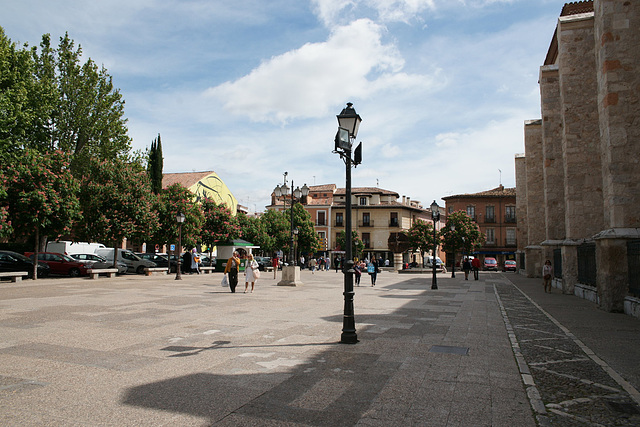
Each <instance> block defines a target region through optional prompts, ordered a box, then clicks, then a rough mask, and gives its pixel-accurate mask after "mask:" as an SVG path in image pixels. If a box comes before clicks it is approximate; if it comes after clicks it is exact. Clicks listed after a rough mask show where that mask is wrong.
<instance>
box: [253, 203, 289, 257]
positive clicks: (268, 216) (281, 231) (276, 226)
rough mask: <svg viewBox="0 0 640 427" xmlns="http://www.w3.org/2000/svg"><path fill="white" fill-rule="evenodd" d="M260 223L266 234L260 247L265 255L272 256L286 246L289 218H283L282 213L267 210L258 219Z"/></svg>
mask: <svg viewBox="0 0 640 427" xmlns="http://www.w3.org/2000/svg"><path fill="white" fill-rule="evenodd" d="M260 222H262V224H263V226H264V229H265V231H266V233H267V239H266V240H265V241H264V242H263V245H261V246H262V248H263V249H264V251H265V252H266V253H267V254H269V255H273V253H274V252H276V251H277V250H279V249H283V248H285V246H287V245H288V242H289V233H290V223H289V217H288V216H286V217H285V215H284V212H281V211H277V210H275V209H268V210H267V211H266V212H265V213H264V214H262V216H261V217H260ZM287 247H288V246H287Z"/></svg>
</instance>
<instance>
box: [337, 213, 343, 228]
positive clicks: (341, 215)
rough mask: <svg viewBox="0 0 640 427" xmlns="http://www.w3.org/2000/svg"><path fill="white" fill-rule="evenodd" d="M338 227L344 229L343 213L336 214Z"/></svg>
mask: <svg viewBox="0 0 640 427" xmlns="http://www.w3.org/2000/svg"><path fill="white" fill-rule="evenodd" d="M336 227H344V217H343V214H342V212H336Z"/></svg>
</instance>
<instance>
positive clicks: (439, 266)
mask: <svg viewBox="0 0 640 427" xmlns="http://www.w3.org/2000/svg"><path fill="white" fill-rule="evenodd" d="M443 266H444V263H443V262H442V260H441V259H440V257H436V271H438V270H440V271H442V269H443ZM426 267H427V268H433V257H432V256H428V257H427V264H426Z"/></svg>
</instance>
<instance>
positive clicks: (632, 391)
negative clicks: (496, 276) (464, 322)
mask: <svg viewBox="0 0 640 427" xmlns="http://www.w3.org/2000/svg"><path fill="white" fill-rule="evenodd" d="M511 284H512V285H513V287H514V288H516V289H517V290H518V292H520V293H521V294H522V295H523V296H524V297H525V298H526V299H527V300H528V301H529V302H530V303H531V304H533V305H534V306H535V307H536V308H538V310H540V312H542V313H543V314H544V315H545V316H547V318H549V320H551V321H552V322H553V323H554V324H555V325H556V326H557V327H558V328H560V329H561V330H562V331H563V332H564V333H565V334H566V335H567V337H569V339H571V340H572V341H573V342H574V343H575V344H576V345H577V346H578V347H580V349H581V350H582V351H583V352H584V353H585V354H586V355H587V356H588V357H589V358H590V359H591V360H593V361H594V362H595V363H596V364H597V365H599V366H600V367H601V368H602V369H603V370H604V371H605V372H606V373H607V374H608V375H609V376H610V377H611V378H612V379H613V380H614V381H615V382H616V383H618V384H619V385H620V387H622V388H623V389H624V390H625V391H626V392H627V393H629V396H630V397H631V399H633V401H634V402H636V404H638V405H640V392H638V390H636V388H635V387H634V386H633V385H631V383H629V382H628V381H627V380H625V379H624V378H622V376H621V375H620V374H618V373H617V372H616V371H615V370H614V369H613V368H612V367H611V366H609V364H607V362H605V361H604V360H602V359H601V358H599V357H598V356H597V355H596V354H595V353H594V352H593V350H591V349H590V348H589V347H587V345H586V344H584V343H583V342H582V341H581V340H580V339H578V338H577V337H576V336H575V335H574V334H573V333H572V332H571V331H570V330H569V329H567V328H566V327H565V326H564V325H562V324H561V323H560V322H558V321H557V320H556V319H555V318H554V317H553V316H552V315H551V314H549V313H547V312H546V311H545V310H544V309H543V308H542V307H540V305H538V304H537V303H536V302H535V301H534V300H532V299H531V298H530V297H529V295H527V294H526V293H524V292H523V291H522V289H520V288H519V287H518V286H517V285H516V284H515V283H513V282H511ZM494 291H495V292H496V296H497V295H498V293H497V288H496V286H495V285H494Z"/></svg>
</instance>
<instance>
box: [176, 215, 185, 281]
mask: <svg viewBox="0 0 640 427" xmlns="http://www.w3.org/2000/svg"><path fill="white" fill-rule="evenodd" d="M184 219H185V216H184V214H183V213H182V212H180V213H179V214H177V215H176V222H177V223H178V268H176V280H182V276H181V271H180V270H182V268H181V266H180V264H181V263H182V223H183V222H184Z"/></svg>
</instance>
